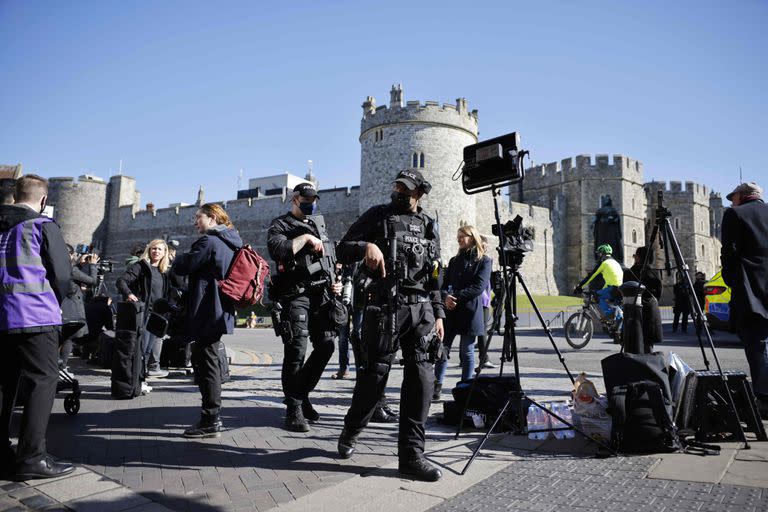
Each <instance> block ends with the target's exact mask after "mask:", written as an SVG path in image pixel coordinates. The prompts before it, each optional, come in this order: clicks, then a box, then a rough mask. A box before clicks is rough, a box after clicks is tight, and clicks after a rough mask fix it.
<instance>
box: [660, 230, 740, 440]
mask: <svg viewBox="0 0 768 512" xmlns="http://www.w3.org/2000/svg"><path fill="white" fill-rule="evenodd" d="M662 222H663V228H664V233H666V234H667V237H668V240H669V242H670V243H671V245H672V252H673V253H674V256H675V263H676V264H677V267H678V269H682V270H683V278H684V279H685V281H686V285H687V286H688V293H689V294H691V293H693V283H692V282H691V276H690V274H689V272H688V264H687V263H686V262H685V258H684V257H683V252H682V251H681V250H680V244H678V243H677V238H675V232H674V231H672V226H671V225H670V224H669V219H666V218H664V219H662ZM689 300H690V298H689ZM691 302H692V305H693V306H694V308H695V309H696V314H697V315H701V314H702V311H701V305H700V304H699V301H697V300H693V301H691ZM702 328H703V330H704V333H705V334H706V337H707V341H708V342H709V347H710V349H711V351H712V357H713V358H714V360H715V365H716V366H717V371H718V373H719V374H720V378H721V379H722V381H723V386H724V387H725V393H726V394H727V395H728V405H730V406H731V411H732V412H733V415H734V417H735V418H736V423H737V424H738V425H739V433H740V434H741V440H742V441H743V442H744V449H745V450H748V449H749V448H750V446H749V441H747V434H746V433H745V432H744V428H743V427H742V426H741V419H740V418H739V411H738V410H737V409H736V401H735V400H734V399H733V393H731V387H730V386H729V385H728V377H726V375H725V373H723V368H722V366H720V359H719V358H718V357H717V351H716V350H715V342H714V341H712V333H711V332H710V330H709V325H707V322H706V320H704V322H703V323H702ZM701 352H702V354H705V351H704V345H703V344H702V345H701ZM704 361H705V364H707V369H709V364H708V363H707V359H706V355H705V357H704Z"/></svg>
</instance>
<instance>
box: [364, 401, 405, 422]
mask: <svg viewBox="0 0 768 512" xmlns="http://www.w3.org/2000/svg"><path fill="white" fill-rule="evenodd" d="M398 419H399V418H398V416H397V414H396V413H395V412H394V411H393V410H392V409H390V408H389V406H388V405H386V404H385V405H377V406H376V409H374V411H373V416H371V420H370V421H371V423H397V421H398Z"/></svg>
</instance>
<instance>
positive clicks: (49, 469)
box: [14, 455, 75, 481]
mask: <svg viewBox="0 0 768 512" xmlns="http://www.w3.org/2000/svg"><path fill="white" fill-rule="evenodd" d="M74 470H75V466H73V465H72V464H68V463H66V462H56V461H54V460H53V458H52V457H51V456H50V455H47V456H46V457H45V458H43V459H42V460H39V461H37V462H25V463H23V464H19V465H18V466H17V467H16V474H15V475H14V479H15V480H18V481H22V480H34V479H38V478H56V477H57V476H64V475H68V474H70V473H71V472H73V471H74Z"/></svg>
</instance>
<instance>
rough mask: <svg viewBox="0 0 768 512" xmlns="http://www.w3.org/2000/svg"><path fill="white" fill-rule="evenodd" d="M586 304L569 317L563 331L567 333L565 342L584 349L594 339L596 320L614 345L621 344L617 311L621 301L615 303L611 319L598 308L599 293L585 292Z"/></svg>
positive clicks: (583, 293)
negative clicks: (616, 319)
mask: <svg viewBox="0 0 768 512" xmlns="http://www.w3.org/2000/svg"><path fill="white" fill-rule="evenodd" d="M582 295H583V296H584V303H583V304H582V306H581V309H580V310H579V311H577V312H576V313H574V314H572V315H571V316H569V317H568V320H566V321H565V325H564V326H563V329H564V331H565V341H567V342H568V344H569V345H570V346H571V347H573V348H576V349H579V348H584V347H586V346H587V343H589V341H590V340H591V339H592V336H593V335H594V331H595V325H594V324H595V319H597V320H598V321H599V322H600V324H601V325H602V326H603V331H604V332H605V333H607V334H608V335H609V336H610V337H611V338H612V339H613V342H614V343H618V344H621V329H620V328H619V327H618V326H617V325H616V321H615V318H616V313H615V311H616V309H617V308H619V309H620V308H621V299H618V300H616V301H614V303H613V304H612V308H613V309H614V314H613V315H612V316H611V317H607V316H605V314H604V313H603V311H602V310H601V309H600V307H599V306H598V302H599V301H598V298H597V293H595V292H593V291H588V290H584V291H583V292H582Z"/></svg>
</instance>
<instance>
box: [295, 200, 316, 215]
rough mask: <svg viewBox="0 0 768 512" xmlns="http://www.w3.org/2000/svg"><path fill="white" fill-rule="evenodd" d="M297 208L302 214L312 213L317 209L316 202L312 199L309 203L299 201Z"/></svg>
mask: <svg viewBox="0 0 768 512" xmlns="http://www.w3.org/2000/svg"><path fill="white" fill-rule="evenodd" d="M299 210H301V213H303V214H304V215H314V214H315V212H316V211H317V203H316V202H314V201H312V202H311V203H299Z"/></svg>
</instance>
